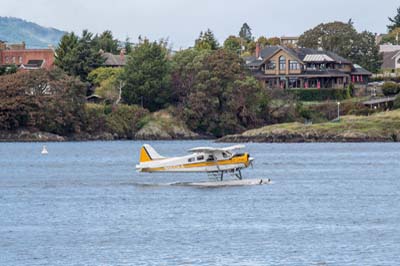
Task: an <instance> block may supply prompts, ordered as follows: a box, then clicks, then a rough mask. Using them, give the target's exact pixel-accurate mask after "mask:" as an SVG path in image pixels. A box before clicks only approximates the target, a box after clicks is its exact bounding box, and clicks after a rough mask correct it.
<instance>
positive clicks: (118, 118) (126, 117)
mask: <svg viewBox="0 0 400 266" xmlns="http://www.w3.org/2000/svg"><path fill="white" fill-rule="evenodd" d="M147 114H148V111H147V110H146V109H143V108H141V107H139V106H137V105H131V106H129V105H119V106H117V107H116V109H115V110H114V111H113V112H112V113H111V114H109V115H108V116H107V117H106V124H107V128H108V131H109V132H110V133H113V134H115V133H116V134H118V136H119V137H120V138H133V137H134V135H135V133H136V132H137V131H138V130H139V129H140V127H139V121H140V120H141V119H142V118H143V117H144V116H145V115H147Z"/></svg>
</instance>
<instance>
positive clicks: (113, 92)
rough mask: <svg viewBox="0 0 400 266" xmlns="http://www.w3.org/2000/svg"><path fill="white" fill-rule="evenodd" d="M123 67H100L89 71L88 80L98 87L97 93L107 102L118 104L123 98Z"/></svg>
mask: <svg viewBox="0 0 400 266" xmlns="http://www.w3.org/2000/svg"><path fill="white" fill-rule="evenodd" d="M122 75H123V68H113V67H99V68H96V69H95V70H93V71H92V72H90V73H89V76H88V80H89V81H90V82H92V83H93V85H94V86H95V87H96V89H95V94H96V95H99V96H100V97H102V98H104V99H105V100H106V102H107V103H112V104H118V103H119V102H120V100H121V93H122V87H123V84H124V82H123V81H122Z"/></svg>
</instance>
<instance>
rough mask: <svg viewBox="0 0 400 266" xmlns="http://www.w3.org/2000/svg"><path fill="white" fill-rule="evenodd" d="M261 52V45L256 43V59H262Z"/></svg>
mask: <svg viewBox="0 0 400 266" xmlns="http://www.w3.org/2000/svg"><path fill="white" fill-rule="evenodd" d="M260 50H261V48H260V43H259V42H257V43H256V58H257V59H261V53H260Z"/></svg>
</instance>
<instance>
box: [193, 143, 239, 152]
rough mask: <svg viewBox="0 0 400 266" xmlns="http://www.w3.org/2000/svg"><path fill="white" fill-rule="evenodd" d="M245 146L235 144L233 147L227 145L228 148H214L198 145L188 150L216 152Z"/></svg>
mask: <svg viewBox="0 0 400 266" xmlns="http://www.w3.org/2000/svg"><path fill="white" fill-rule="evenodd" d="M243 148H245V146H244V145H235V146H231V147H226V148H212V147H197V148H193V149H190V150H188V151H189V152H194V153H195V152H205V153H214V152H218V151H220V152H223V151H233V150H238V149H243Z"/></svg>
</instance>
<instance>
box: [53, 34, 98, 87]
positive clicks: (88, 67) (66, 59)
mask: <svg viewBox="0 0 400 266" xmlns="http://www.w3.org/2000/svg"><path fill="white" fill-rule="evenodd" d="M103 62H104V58H103V57H102V56H101V54H100V53H99V51H98V50H97V48H96V45H95V43H94V42H93V34H92V33H90V32H88V31H87V30H84V31H83V33H82V37H80V38H79V37H77V36H76V35H75V34H74V33H69V34H66V35H64V37H63V38H62V39H61V42H60V45H59V47H58V48H57V49H56V58H55V64H56V65H57V66H58V67H60V68H61V69H62V70H64V71H65V72H67V73H68V74H69V75H73V76H79V77H80V79H81V80H82V81H86V80H87V75H88V74H89V73H90V72H91V71H92V70H93V69H95V68H96V67H99V66H101V65H102V64H103Z"/></svg>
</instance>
